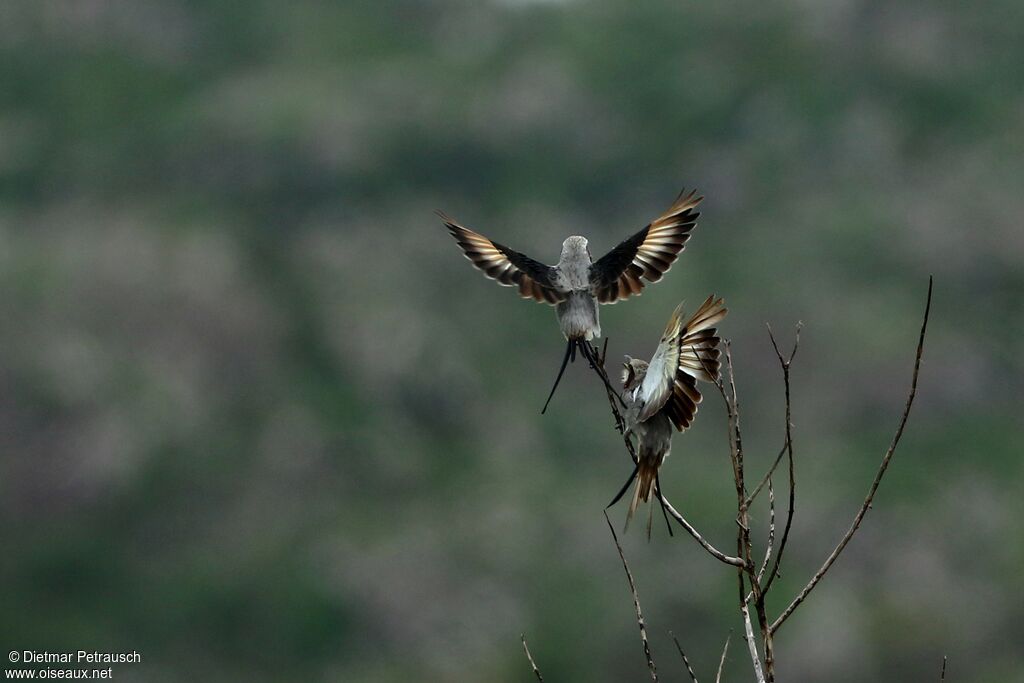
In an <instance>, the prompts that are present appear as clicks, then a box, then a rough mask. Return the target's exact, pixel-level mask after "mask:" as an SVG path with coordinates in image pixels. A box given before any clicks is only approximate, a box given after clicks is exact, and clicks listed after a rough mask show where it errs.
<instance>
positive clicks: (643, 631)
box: [604, 512, 658, 683]
mask: <svg viewBox="0 0 1024 683" xmlns="http://www.w3.org/2000/svg"><path fill="white" fill-rule="evenodd" d="M604 521H605V522H607V523H608V529H609V530H610V531H611V532H612V540H613V541H615V548H616V549H617V550H618V551H619V559H621V560H622V568H623V569H625V570H626V578H627V579H628V580H629V592H630V593H632V594H633V606H634V607H636V623H637V625H638V626H639V627H640V640H642V641H643V644H644V657H646V658H647V670H648V671H650V672H651V680H652V681H653V682H654V683H658V670H657V668H656V667H655V666H654V658H653V657H652V656H651V646H650V643H648V642H647V627H645V626H644V613H643V611H641V609H640V597H639V596H638V595H637V593H636V583H634V582H633V574H631V573H630V571H629V564H628V563H627V562H626V556H625V554H624V553H623V552H622V546H621V545H620V544H619V537H618V536H617V535H616V534H615V527H613V526H612V520H611V519H609V518H608V513H607V512H606V513H604Z"/></svg>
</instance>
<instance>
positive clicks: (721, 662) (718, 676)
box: [715, 629, 732, 683]
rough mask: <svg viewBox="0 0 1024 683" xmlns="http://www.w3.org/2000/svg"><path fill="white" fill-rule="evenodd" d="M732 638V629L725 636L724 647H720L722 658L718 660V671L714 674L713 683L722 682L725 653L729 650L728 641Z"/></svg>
mask: <svg viewBox="0 0 1024 683" xmlns="http://www.w3.org/2000/svg"><path fill="white" fill-rule="evenodd" d="M730 640H732V629H730V630H729V635H728V636H726V638H725V647H723V648H722V658H721V659H719V660H718V673H717V674H715V683H722V669H724V668H725V655H726V653H727V652H729V641H730Z"/></svg>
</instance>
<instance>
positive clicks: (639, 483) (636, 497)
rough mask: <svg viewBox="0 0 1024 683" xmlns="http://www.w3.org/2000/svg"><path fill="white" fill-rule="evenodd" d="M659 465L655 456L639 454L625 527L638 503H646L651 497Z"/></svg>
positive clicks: (627, 525) (627, 526)
mask: <svg viewBox="0 0 1024 683" xmlns="http://www.w3.org/2000/svg"><path fill="white" fill-rule="evenodd" d="M659 465H660V463H659V462H658V461H657V459H656V458H651V457H649V456H646V455H645V454H641V455H640V462H639V463H638V464H637V470H636V487H635V488H634V489H633V499H632V500H631V501H630V503H629V510H628V511H627V512H626V528H627V529H628V528H629V522H630V520H631V519H633V515H634V514H635V513H636V509H637V508H638V507H639V506H640V503H641V502H644V503H646V502H648V501H649V500H650V499H651V493H652V492H653V491H654V482H655V481H657V478H658V467H659Z"/></svg>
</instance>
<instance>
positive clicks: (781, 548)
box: [763, 323, 803, 593]
mask: <svg viewBox="0 0 1024 683" xmlns="http://www.w3.org/2000/svg"><path fill="white" fill-rule="evenodd" d="M767 327H768V337H769V339H771V345H772V348H774V349H775V356H776V357H777V358H778V365H779V366H781V367H782V382H783V384H784V386H785V452H786V460H787V461H788V464H790V508H788V510H787V511H786V514H785V526H783V527H782V538H781V539H780V540H779V542H778V553H777V554H776V555H775V562H774V564H772V567H771V570H770V571H769V572H768V579H767V581H765V585H764V591H763V593H768V591H769V590H770V589H771V585H772V583H774V581H775V578H776V577H777V575H778V569H779V566H780V565H781V562H782V553H784V552H785V545H786V543H787V542H788V540H790V529H791V528H793V514H794V510H795V508H796V501H797V478H796V472H795V470H794V462H793V402H792V400H791V398H790V367H791V366H792V365H793V359H794V358H795V357H796V356H797V349H798V348H800V329H801V327H803V323H797V334H796V336H795V338H794V341H793V350H792V351H790V357H788V358H785V357H783V356H782V352H781V351H780V350H779V349H778V344H777V343H776V342H775V335H774V334H773V333H772V331H771V326H770V325H769V326H767Z"/></svg>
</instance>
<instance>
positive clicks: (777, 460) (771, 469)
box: [747, 444, 788, 507]
mask: <svg viewBox="0 0 1024 683" xmlns="http://www.w3.org/2000/svg"><path fill="white" fill-rule="evenodd" d="M787 445H788V444H782V448H780V449H779V454H778V455H776V456H775V461H774V462H773V463H772V466H771V467H769V468H768V471H767V472H765V475H764V477H763V478H762V479H761V481H759V482H758V484H757V486H755V487H754V490H753V491H751V492H750V495H749V496H747V507H750V506H751V504H753V502H754V498H757V494H759V493H761V489H763V488H764V486H765V484H767V483H768V480H769V479H771V477H772V475H774V474H775V470H776V468H778V466H779V463H780V462H782V456H784V455H785V454H786V446H787Z"/></svg>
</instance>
